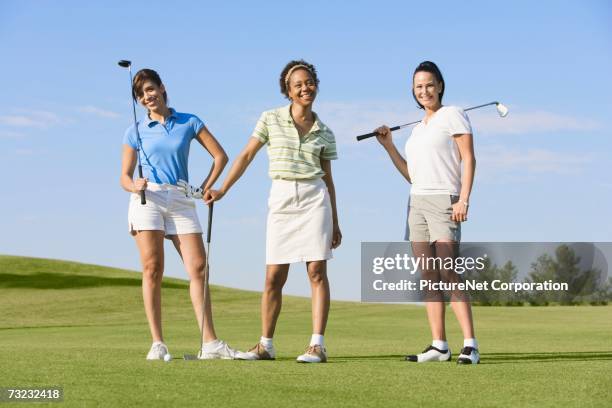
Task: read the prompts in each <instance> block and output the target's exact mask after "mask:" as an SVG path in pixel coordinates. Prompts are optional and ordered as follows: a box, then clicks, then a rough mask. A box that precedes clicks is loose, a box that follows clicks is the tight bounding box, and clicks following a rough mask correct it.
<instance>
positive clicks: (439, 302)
mask: <svg viewBox="0 0 612 408" xmlns="http://www.w3.org/2000/svg"><path fill="white" fill-rule="evenodd" d="M412 253H413V256H415V257H422V258H423V264H422V265H423V267H422V268H421V279H426V280H430V281H432V282H439V281H440V273H439V271H437V270H436V269H435V268H427V267H426V265H425V259H426V258H433V257H435V256H436V251H435V247H434V246H433V245H430V244H429V242H413V243H412ZM425 309H426V310H427V321H428V322H429V329H430V330H431V338H432V339H434V340H446V328H445V324H444V323H445V322H444V318H445V312H446V305H445V303H444V297H443V295H442V292H441V291H439V290H435V291H428V292H426V293H425Z"/></svg>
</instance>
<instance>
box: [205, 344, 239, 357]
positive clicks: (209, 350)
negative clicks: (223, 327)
mask: <svg viewBox="0 0 612 408" xmlns="http://www.w3.org/2000/svg"><path fill="white" fill-rule="evenodd" d="M212 343H213V344H210V345H207V344H205V345H204V346H203V347H202V350H200V351H199V352H198V360H217V359H221V360H234V359H236V354H237V353H239V351H236V350H234V349H233V348H231V347H230V346H229V345H228V344H227V343H226V342H224V341H223V340H216V341H214V342H212Z"/></svg>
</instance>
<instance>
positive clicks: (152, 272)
mask: <svg viewBox="0 0 612 408" xmlns="http://www.w3.org/2000/svg"><path fill="white" fill-rule="evenodd" d="M163 273H164V265H163V262H162V261H161V260H159V259H148V260H146V261H145V262H144V263H143V265H142V275H143V278H144V279H147V280H149V281H154V282H158V281H159V280H161V277H162V275H163Z"/></svg>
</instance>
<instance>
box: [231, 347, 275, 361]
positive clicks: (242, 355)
mask: <svg viewBox="0 0 612 408" xmlns="http://www.w3.org/2000/svg"><path fill="white" fill-rule="evenodd" d="M275 358H276V351H275V350H274V346H273V347H270V348H269V349H267V348H266V347H265V346H264V345H263V344H261V343H257V344H256V345H255V346H253V348H251V349H250V350H249V351H247V352H243V351H239V352H238V353H237V354H236V359H237V360H274V359H275Z"/></svg>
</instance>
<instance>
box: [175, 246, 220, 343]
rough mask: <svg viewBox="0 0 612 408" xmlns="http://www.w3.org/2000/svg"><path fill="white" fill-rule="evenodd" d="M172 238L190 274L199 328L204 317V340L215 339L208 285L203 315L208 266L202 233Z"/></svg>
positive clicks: (193, 302) (190, 292) (191, 292)
mask: <svg viewBox="0 0 612 408" xmlns="http://www.w3.org/2000/svg"><path fill="white" fill-rule="evenodd" d="M171 239H172V243H173V244H174V247H175V248H176V250H177V251H178V253H179V255H180V256H181V259H182V260H183V264H184V265H185V269H186V270H187V273H188V274H189V278H190V282H189V294H190V295H191V304H192V305H193V311H194V312H195V315H196V320H197V321H198V330H199V329H200V327H202V318H204V332H203V333H202V336H203V337H202V340H203V341H204V342H205V343H207V342H210V341H213V340H215V339H216V338H217V335H216V334H215V326H214V324H213V318H212V306H211V301H210V291H209V289H208V287H207V288H206V291H207V292H206V305H205V308H204V314H203V315H202V303H203V301H204V299H203V294H204V270H205V268H206V252H205V250H204V242H203V241H202V234H181V235H172V236H171Z"/></svg>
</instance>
